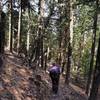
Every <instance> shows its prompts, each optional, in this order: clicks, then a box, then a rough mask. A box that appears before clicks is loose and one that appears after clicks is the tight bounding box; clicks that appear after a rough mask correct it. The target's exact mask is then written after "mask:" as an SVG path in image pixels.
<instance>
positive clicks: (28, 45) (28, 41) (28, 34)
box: [27, 8, 30, 57]
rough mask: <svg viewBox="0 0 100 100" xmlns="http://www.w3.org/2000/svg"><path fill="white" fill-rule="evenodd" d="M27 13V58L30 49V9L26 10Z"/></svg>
mask: <svg viewBox="0 0 100 100" xmlns="http://www.w3.org/2000/svg"><path fill="white" fill-rule="evenodd" d="M27 12H28V32H27V56H28V57H29V49H30V9H29V8H28V9H27Z"/></svg>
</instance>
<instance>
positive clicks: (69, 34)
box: [65, 0, 73, 84]
mask: <svg viewBox="0 0 100 100" xmlns="http://www.w3.org/2000/svg"><path fill="white" fill-rule="evenodd" d="M68 5H69V10H68V13H69V23H68V25H69V26H68V28H69V29H67V35H68V53H67V56H68V58H67V69H66V78H65V83H66V84H69V80H70V69H71V60H72V41H73V9H72V6H73V2H72V0H69V1H68Z"/></svg>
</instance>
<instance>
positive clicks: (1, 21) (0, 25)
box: [0, 0, 5, 54]
mask: <svg viewBox="0 0 100 100" xmlns="http://www.w3.org/2000/svg"><path fill="white" fill-rule="evenodd" d="M1 2H2V0H1V1H0V53H2V54H3V53H4V45H5V13H4V12H3V11H2V7H1V6H2V4H1Z"/></svg>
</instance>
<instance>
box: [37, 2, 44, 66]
mask: <svg viewBox="0 0 100 100" xmlns="http://www.w3.org/2000/svg"><path fill="white" fill-rule="evenodd" d="M38 14H39V17H38V21H39V26H38V37H39V39H40V40H39V41H40V42H39V43H40V44H39V46H40V47H39V49H40V63H41V67H42V68H43V67H44V54H43V34H44V33H43V32H44V29H43V26H44V22H43V17H44V0H39V13H38Z"/></svg>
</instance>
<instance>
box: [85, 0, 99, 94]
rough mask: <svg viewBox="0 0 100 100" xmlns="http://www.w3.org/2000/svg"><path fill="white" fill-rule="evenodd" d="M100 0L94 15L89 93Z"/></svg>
mask: <svg viewBox="0 0 100 100" xmlns="http://www.w3.org/2000/svg"><path fill="white" fill-rule="evenodd" d="M98 6H99V5H98V0H97V1H96V11H95V15H94V24H93V40H92V48H91V58H90V69H89V74H88V80H87V86H86V94H87V95H88V94H89V92H90V91H89V90H90V85H91V81H92V73H93V64H94V53H95V42H96V29H97V17H98Z"/></svg>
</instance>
